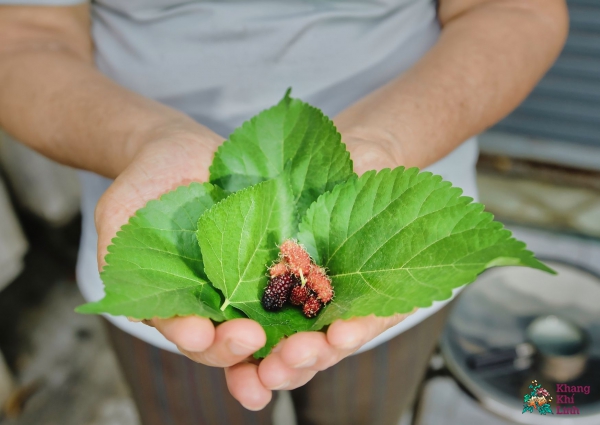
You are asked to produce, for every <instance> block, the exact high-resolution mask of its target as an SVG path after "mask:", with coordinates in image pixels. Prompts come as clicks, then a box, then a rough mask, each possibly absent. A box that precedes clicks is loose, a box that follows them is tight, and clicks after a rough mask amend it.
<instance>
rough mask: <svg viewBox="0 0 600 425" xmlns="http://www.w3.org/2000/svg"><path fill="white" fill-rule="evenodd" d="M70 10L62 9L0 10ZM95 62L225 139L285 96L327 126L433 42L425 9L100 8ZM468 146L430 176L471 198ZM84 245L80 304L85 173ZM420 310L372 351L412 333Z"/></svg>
mask: <svg viewBox="0 0 600 425" xmlns="http://www.w3.org/2000/svg"><path fill="white" fill-rule="evenodd" d="M7 2H8V3H21V4H25V3H29V4H69V3H78V1H69V0H66V1H65V0H62V1H61V0H30V1H15V0H8V1H7V0H0V3H7ZM92 11H93V27H92V32H93V38H94V43H95V47H96V63H97V66H98V68H99V69H100V70H101V71H102V72H103V73H104V74H106V75H107V76H109V77H110V78H112V79H113V80H115V81H116V82H118V83H120V84H121V85H123V86H125V87H127V88H129V89H131V90H133V91H135V92H138V93H140V94H143V95H145V96H148V97H150V98H153V99H156V100H158V101H160V102H163V103H165V104H167V105H170V106H172V107H174V108H176V109H179V110H181V111H183V112H185V113H187V114H188V115H190V116H191V117H192V118H194V119H196V120H197V121H199V122H200V123H202V124H204V125H206V126H208V127H210V128H211V129H212V130H214V131H215V132H217V133H219V134H221V135H222V136H224V137H227V136H228V135H229V134H230V133H231V131H232V130H233V129H234V128H235V127H237V126H238V125H240V124H241V123H242V122H243V121H244V120H246V119H248V118H250V117H251V116H253V115H254V114H256V113H257V112H259V111H260V110H262V109H265V108H268V107H270V106H272V105H274V104H275V103H276V102H277V101H278V100H279V99H280V98H281V97H282V95H283V94H284V92H285V90H286V88H287V87H292V88H293V92H292V94H293V96H294V97H298V98H300V99H303V100H305V101H307V102H309V103H311V104H313V105H315V106H317V107H319V108H321V109H322V110H323V111H324V112H325V114H327V115H329V116H335V115H336V114H337V113H338V112H340V111H342V110H343V109H344V108H346V107H347V106H349V105H350V104H352V103H353V102H355V101H357V100H359V99H360V98H362V97H363V96H365V95H367V94H368V93H370V92H371V91H373V90H374V89H376V88H378V87H380V86H381V85H383V84H385V83H387V82H388V81H390V80H392V79H393V78H395V77H397V76H398V75H400V74H401V73H402V72H403V71H405V70H406V69H407V68H409V67H410V66H411V65H413V64H414V63H415V62H416V61H417V60H418V59H419V58H420V57H421V56H422V55H423V54H424V53H425V52H426V51H427V50H428V49H429V48H430V47H431V46H432V45H433V44H434V43H435V41H436V40H437V38H438V35H439V25H438V22H437V19H436V10H435V1H434V0H196V1H182V0H129V1H126V0H98V1H95V2H93V3H92ZM476 157H477V145H476V142H475V140H470V141H467V142H466V143H464V144H463V145H462V146H461V147H459V148H458V149H456V150H455V151H454V152H453V153H451V154H450V155H448V156H447V157H446V158H444V159H442V160H441V161H439V162H437V163H436V164H434V165H432V166H431V167H430V168H429V169H430V170H431V171H433V172H435V173H437V174H441V175H442V176H444V177H445V178H446V179H448V180H450V181H451V182H453V183H454V184H455V185H457V186H459V187H462V188H463V189H464V191H465V193H466V194H467V195H469V196H472V197H475V196H476V187H475V177H474V165H475V161H476ZM82 182H83V192H84V193H83V203H82V210H83V236H82V243H81V248H80V256H79V263H78V268H77V277H78V282H79V286H80V288H81V291H82V293H83V295H84V297H85V298H86V299H88V300H90V301H91V300H97V299H99V298H101V297H102V296H103V287H102V283H101V281H100V278H99V276H98V272H97V265H96V232H95V228H94V223H93V211H94V208H95V205H96V203H97V201H98V198H99V197H100V196H101V195H102V193H103V192H104V190H105V189H106V188H107V187H108V185H109V184H110V181H109V180H106V179H103V178H101V177H98V176H96V175H93V174H90V173H82ZM444 304H445V303H444V302H441V303H438V302H436V303H435V304H434V306H432V307H430V308H425V309H421V310H420V311H418V312H417V313H415V314H414V315H412V316H411V317H409V318H408V319H407V320H405V321H404V322H402V323H401V324H400V325H398V326H396V327H394V328H392V329H390V330H389V331H387V332H386V333H385V334H384V335H382V336H380V337H379V338H377V339H376V340H374V341H372V342H371V343H370V344H368V346H366V347H365V348H370V347H372V346H375V345H377V344H378V343H381V342H382V341H385V340H387V339H389V338H391V337H392V336H394V335H397V334H398V333H400V332H402V331H404V330H406V329H408V328H410V327H411V326H414V325H415V324H416V323H418V322H419V321H421V320H423V319H424V318H426V317H427V316H429V315H431V314H432V313H433V312H435V311H437V310H439V308H441V307H442V306H443V305H444ZM108 319H109V320H111V321H112V322H113V323H114V324H115V325H117V326H118V327H120V328H121V329H123V330H125V331H127V332H129V333H131V334H133V335H135V336H137V337H139V338H141V339H143V340H145V341H147V342H149V343H151V344H154V345H156V346H159V347H162V348H166V349H168V350H171V351H176V348H175V346H174V345H173V344H171V343H169V342H168V341H166V340H165V339H164V338H163V337H162V336H161V335H160V334H159V333H158V332H157V331H156V330H155V329H153V328H150V327H147V326H145V325H142V324H139V323H131V322H129V321H127V320H126V319H125V318H124V317H108Z"/></svg>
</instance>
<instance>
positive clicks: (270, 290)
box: [261, 273, 300, 311]
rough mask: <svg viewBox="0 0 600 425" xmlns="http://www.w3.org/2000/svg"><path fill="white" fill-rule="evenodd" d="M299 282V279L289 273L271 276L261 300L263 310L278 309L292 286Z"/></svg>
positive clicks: (288, 294)
mask: <svg viewBox="0 0 600 425" xmlns="http://www.w3.org/2000/svg"><path fill="white" fill-rule="evenodd" d="M299 282H300V280H299V279H298V278H297V277H296V276H294V275H293V274H290V273H288V274H284V275H280V276H275V277H273V278H271V280H270V281H269V284H268V285H267V288H266V289H265V292H264V294H263V296H262V300H261V303H262V305H263V307H264V308H265V310H268V311H277V310H280V309H281V307H283V304H285V302H286V301H287V300H288V298H289V296H290V292H291V290H292V287H294V286H295V285H296V284H298V283H299Z"/></svg>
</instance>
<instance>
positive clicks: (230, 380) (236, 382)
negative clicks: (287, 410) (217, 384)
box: [225, 363, 272, 411]
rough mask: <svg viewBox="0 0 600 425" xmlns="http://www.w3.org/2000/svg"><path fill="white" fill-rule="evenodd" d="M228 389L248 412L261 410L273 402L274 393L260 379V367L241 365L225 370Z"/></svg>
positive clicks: (247, 364) (249, 364)
mask: <svg viewBox="0 0 600 425" xmlns="http://www.w3.org/2000/svg"><path fill="white" fill-rule="evenodd" d="M225 379H226V380H227V388H228V389H229V392H230V393H231V395H232V396H233V397H234V398H235V399H236V400H237V401H239V402H240V403H241V405H242V406H244V407H245V408H246V409H248V410H254V411H256V410H261V409H263V408H264V407H265V406H266V405H267V404H269V402H270V401H271V397H272V393H271V391H270V390H268V389H266V388H265V387H264V386H263V384H262V383H261V381H260V379H259V377H258V366H257V365H255V364H252V363H239V364H236V365H234V366H231V367H228V368H226V369H225Z"/></svg>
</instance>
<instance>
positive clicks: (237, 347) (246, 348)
mask: <svg viewBox="0 0 600 425" xmlns="http://www.w3.org/2000/svg"><path fill="white" fill-rule="evenodd" d="M227 347H228V348H229V351H231V352H232V353H233V354H235V355H236V356H246V355H248V354H252V353H254V352H255V351H256V350H258V348H256V347H251V346H250V345H246V344H243V343H241V342H239V341H230V342H229V343H228V344H227ZM259 348H260V347H259Z"/></svg>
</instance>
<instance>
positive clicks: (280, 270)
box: [269, 261, 289, 277]
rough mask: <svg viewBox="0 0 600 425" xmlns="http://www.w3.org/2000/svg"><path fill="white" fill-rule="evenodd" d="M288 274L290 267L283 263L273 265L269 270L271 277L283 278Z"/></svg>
mask: <svg viewBox="0 0 600 425" xmlns="http://www.w3.org/2000/svg"><path fill="white" fill-rule="evenodd" d="M288 272H289V270H288V267H287V265H286V264H285V263H284V262H283V261H282V262H280V263H275V264H273V265H272V266H271V268H270V269H269V274H270V275H271V277H275V276H281V275H283V274H286V273H288Z"/></svg>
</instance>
